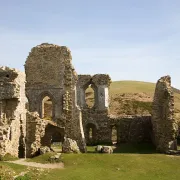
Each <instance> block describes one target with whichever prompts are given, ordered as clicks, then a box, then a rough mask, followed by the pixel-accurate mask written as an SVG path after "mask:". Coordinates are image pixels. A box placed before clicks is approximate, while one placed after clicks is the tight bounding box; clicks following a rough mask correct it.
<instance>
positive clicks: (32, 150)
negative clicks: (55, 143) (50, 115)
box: [26, 112, 64, 158]
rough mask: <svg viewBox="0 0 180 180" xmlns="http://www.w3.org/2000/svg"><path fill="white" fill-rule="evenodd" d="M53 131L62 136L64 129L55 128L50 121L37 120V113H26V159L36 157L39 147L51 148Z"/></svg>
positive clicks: (55, 125)
mask: <svg viewBox="0 0 180 180" xmlns="http://www.w3.org/2000/svg"><path fill="white" fill-rule="evenodd" d="M49 127H51V129H50V130H49ZM47 128H48V129H47ZM56 129H57V130H56ZM47 130H48V131H47ZM55 130H56V131H58V132H59V133H60V134H62V136H64V128H60V127H57V124H56V123H54V122H52V121H49V120H43V119H41V118H39V114H38V113H37V112H27V133H26V145H27V148H26V152H27V153H26V157H28V158H30V157H33V156H36V155H38V154H39V149H40V147H41V146H48V147H51V140H52V139H51V138H52V135H53V133H54V132H55Z"/></svg>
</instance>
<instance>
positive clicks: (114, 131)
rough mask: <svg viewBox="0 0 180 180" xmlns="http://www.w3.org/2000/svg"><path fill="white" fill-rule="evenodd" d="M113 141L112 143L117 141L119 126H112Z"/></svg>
mask: <svg viewBox="0 0 180 180" xmlns="http://www.w3.org/2000/svg"><path fill="white" fill-rule="evenodd" d="M111 141H112V144H116V143H117V128H116V127H115V126H113V127H112V136H111Z"/></svg>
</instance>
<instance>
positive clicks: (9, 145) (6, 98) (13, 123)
mask: <svg viewBox="0 0 180 180" xmlns="http://www.w3.org/2000/svg"><path fill="white" fill-rule="evenodd" d="M26 102H27V100H26V97H25V74H24V73H22V72H19V71H17V70H15V69H11V68H8V67H1V68H0V124H1V126H0V154H1V155H4V154H6V153H10V154H11V155H13V156H16V157H18V154H20V156H23V157H24V156H25V135H26V127H25V125H26V109H25V103H26ZM19 146H20V147H19ZM19 150H20V151H21V152H19Z"/></svg>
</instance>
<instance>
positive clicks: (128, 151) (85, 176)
mask: <svg viewBox="0 0 180 180" xmlns="http://www.w3.org/2000/svg"><path fill="white" fill-rule="evenodd" d="M94 148H95V147H93V146H91V147H88V153H86V154H63V156H62V161H63V162H64V164H65V168H64V169H53V170H45V172H44V173H42V172H41V173H40V175H39V176H37V178H38V179H42V180H49V179H51V180H101V179H102V180H110V179H113V180H119V179H122V180H131V179H132V180H166V179H167V180H170V179H171V180H178V179H180V168H179V166H180V157H178V156H167V155H164V154H157V153H156V151H155V150H154V147H153V146H151V145H148V144H144V145H129V144H122V145H120V146H118V147H117V148H116V149H115V151H114V152H115V153H114V154H97V153H94ZM45 157H47V156H42V157H41V156H39V157H36V158H33V159H31V161H35V162H40V161H41V162H43V161H46V159H45ZM0 165H6V166H8V167H10V168H12V169H14V170H15V171H16V172H20V171H25V170H26V168H25V167H24V166H19V165H14V164H10V163H5V162H0ZM36 173H37V172H36ZM32 179H34V177H33V178H32ZM24 180H26V179H24Z"/></svg>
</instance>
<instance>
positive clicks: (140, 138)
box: [109, 116, 152, 143]
mask: <svg viewBox="0 0 180 180" xmlns="http://www.w3.org/2000/svg"><path fill="white" fill-rule="evenodd" d="M109 118H110V119H109V120H110V122H111V124H110V128H112V127H116V129H117V143H125V142H129V143H144V142H152V124H151V116H122V117H113V116H110V117H109Z"/></svg>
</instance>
